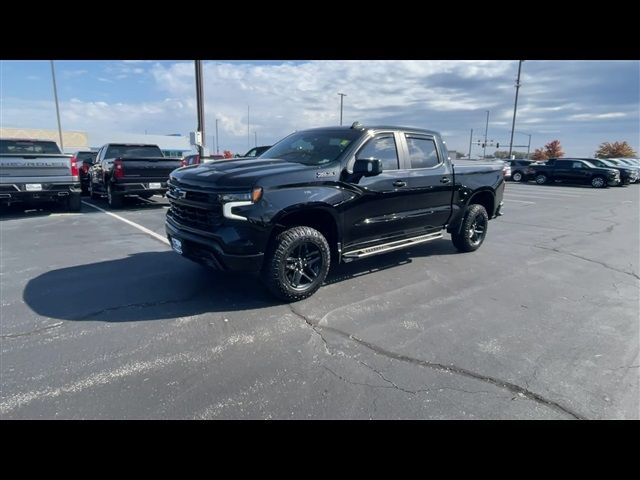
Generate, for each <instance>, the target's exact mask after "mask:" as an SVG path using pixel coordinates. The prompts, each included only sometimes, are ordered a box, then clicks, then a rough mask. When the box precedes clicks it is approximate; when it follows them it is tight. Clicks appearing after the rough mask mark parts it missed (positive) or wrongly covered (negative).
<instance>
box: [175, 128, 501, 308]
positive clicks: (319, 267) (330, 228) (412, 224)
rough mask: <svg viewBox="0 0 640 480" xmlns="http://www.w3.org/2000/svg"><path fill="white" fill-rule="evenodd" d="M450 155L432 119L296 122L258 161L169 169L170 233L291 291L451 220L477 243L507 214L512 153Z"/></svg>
mask: <svg viewBox="0 0 640 480" xmlns="http://www.w3.org/2000/svg"><path fill="white" fill-rule="evenodd" d="M448 157H449V154H448V152H447V148H446V146H445V144H444V142H443V141H442V139H441V137H440V135H439V134H438V133H436V132H433V131H430V130H423V129H417V128H402V127H389V126H371V127H366V128H365V127H363V126H362V125H360V124H357V123H356V124H354V125H352V126H351V127H325V128H317V129H312V130H303V131H298V132H295V133H293V134H291V135H289V136H288V137H286V138H284V139H283V140H281V141H280V142H278V143H277V144H276V145H274V146H273V147H272V148H271V149H270V150H269V151H268V152H267V154H266V156H262V157H260V158H257V159H255V160H252V161H250V162H247V160H246V159H238V160H230V161H226V162H212V163H207V164H200V165H194V166H190V167H183V168H180V169H178V170H175V171H174V172H172V173H171V176H170V179H169V190H168V192H167V198H169V201H170V208H169V210H168V211H167V218H166V224H165V226H166V231H167V237H168V238H169V242H170V244H171V246H172V247H173V249H174V250H175V251H176V252H177V253H179V254H180V255H183V256H185V257H187V258H189V259H191V260H193V261H196V262H198V263H202V264H204V265H207V266H210V267H212V268H215V269H219V270H226V271H243V272H255V273H259V274H260V275H261V277H262V279H263V281H264V282H265V284H266V285H267V287H268V288H269V289H270V290H271V292H272V293H273V294H274V295H275V296H277V297H278V298H281V299H283V300H285V301H296V300H300V299H302V298H305V297H308V296H310V295H312V294H313V293H314V292H315V291H316V290H317V289H318V288H319V287H320V286H321V285H322V283H323V282H324V279H325V277H326V275H327V272H328V271H329V267H330V265H331V264H334V263H340V262H350V261H353V260H358V259H361V258H369V257H371V256H373V255H377V254H381V253H385V252H390V251H394V250H398V249H401V248H406V247H410V246H414V245H418V244H422V243H425V242H429V241H432V240H437V239H439V238H442V236H443V233H444V231H445V230H446V232H448V233H450V234H451V239H452V241H453V244H454V245H455V247H456V248H457V249H458V250H460V251H462V252H471V251H474V250H476V249H478V248H479V247H480V245H481V244H482V243H483V241H484V239H485V237H486V234H487V227H488V221H489V219H491V218H494V217H496V216H497V215H500V210H501V207H502V196H503V193H504V178H503V172H502V169H503V165H502V164H497V163H496V162H487V163H484V162H467V163H466V164H465V163H463V162H460V164H458V163H456V165H455V167H454V166H453V165H452V164H451V161H450V160H449V158H448ZM474 163H475V164H474Z"/></svg>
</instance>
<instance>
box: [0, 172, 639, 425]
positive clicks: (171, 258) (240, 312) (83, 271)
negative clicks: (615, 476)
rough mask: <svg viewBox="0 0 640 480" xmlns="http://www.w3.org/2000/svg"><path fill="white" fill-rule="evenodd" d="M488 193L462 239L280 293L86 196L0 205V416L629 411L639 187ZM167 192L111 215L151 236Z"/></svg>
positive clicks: (611, 414)
mask: <svg viewBox="0 0 640 480" xmlns="http://www.w3.org/2000/svg"><path fill="white" fill-rule="evenodd" d="M97 204H98V205H99V206H101V207H102V208H106V205H105V204H104V202H99V201H98V202H97ZM505 204H506V205H505V216H503V217H501V218H499V219H497V220H495V221H492V222H490V224H489V233H488V238H487V240H486V241H485V243H484V245H483V246H482V248H481V249H480V250H478V251H477V252H474V253H469V254H459V253H457V252H456V251H455V249H454V248H453V246H452V245H451V242H450V240H449V238H448V236H445V238H444V239H442V240H437V241H434V242H431V243H429V244H425V245H422V246H419V247H413V248H411V249H409V250H405V251H399V252H393V253H390V254H387V255H380V256H376V257H372V258H370V259H366V260H362V261H359V262H353V263H351V264H348V265H341V266H339V267H338V268H336V269H335V270H334V271H332V273H331V274H330V277H329V279H328V281H327V284H326V285H325V286H324V287H323V288H321V289H320V290H319V291H318V293H317V294H316V295H314V296H313V297H311V298H309V299H307V300H304V301H301V302H297V303H295V304H291V305H285V304H281V303H278V302H277V301H275V300H273V299H272V298H271V297H270V296H269V294H268V293H267V292H266V291H265V289H264V288H263V287H262V286H261V285H260V283H259V282H257V281H256V280H255V279H252V278H246V277H242V276H238V275H222V274H219V273H215V272H209V271H207V270H206V269H204V268H202V267H200V266H198V265H196V264H192V263H191V262H189V261H187V260H184V259H182V258H180V257H179V256H177V255H176V254H174V253H173V252H171V251H169V250H168V249H167V247H166V246H165V245H163V244H162V243H160V242H158V241H157V240H156V239H154V238H152V237H150V236H148V235H145V234H143V233H141V232H139V231H137V230H135V229H133V228H132V227H130V226H128V225H126V224H124V223H122V222H119V221H117V220H116V219H113V218H111V217H109V216H107V215H104V214H103V213H100V212H97V211H95V210H94V209H91V208H89V207H86V206H83V212H82V214H81V215H77V214H75V215H74V214H64V213H62V212H55V211H54V212H51V213H49V212H33V211H31V212H22V211H20V210H19V209H16V208H12V209H10V210H9V211H7V210H3V212H2V217H0V240H1V244H0V249H1V251H0V253H1V255H0V260H1V276H0V287H1V309H2V315H1V317H2V318H1V323H0V325H1V332H0V335H1V340H0V341H1V360H2V361H1V374H2V381H1V387H2V388H1V390H2V392H1V396H0V418H2V419H10V418H197V419H217V418H221V419H224V418H227V419H228V418H242V419H244V418H247V419H249V418H257V419H283V418H295V419H352V418H353V419H396V418H397V419H414V418H415V419H515V418H518V419H520V418H522V419H603V418H612V419H619V418H635V419H637V418H640V406H639V401H640V400H639V375H640V372H639V369H638V365H639V364H640V358H639V343H640V333H639V332H640V330H639V325H638V323H639V318H638V315H639V308H640V288H639V287H640V285H639V281H638V279H639V277H638V272H639V265H640V261H639V256H640V252H639V245H640V186H638V185H631V186H629V187H626V188H609V189H606V190H594V189H590V188H581V187H570V186H556V185H551V186H537V185H521V184H518V185H514V184H509V185H508V186H507V190H506V197H505ZM165 205H166V201H165V200H164V199H161V198H157V197H154V201H153V202H152V203H141V202H135V201H131V202H129V205H128V206H127V208H126V209H124V210H122V211H119V212H118V214H119V215H121V216H123V217H125V218H127V219H128V220H131V221H133V222H136V223H139V224H141V225H143V226H145V227H146V228H148V229H150V230H152V231H155V232H157V233H159V234H162V235H163V234H164V230H163V218H164V214H165V211H166V210H165V208H164V207H165Z"/></svg>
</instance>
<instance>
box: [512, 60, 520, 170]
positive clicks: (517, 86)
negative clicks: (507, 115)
mask: <svg viewBox="0 0 640 480" xmlns="http://www.w3.org/2000/svg"><path fill="white" fill-rule="evenodd" d="M521 70H522V60H520V61H518V79H517V80H516V100H515V102H514V103H513V123H512V124H511V141H510V142H509V158H511V150H512V149H513V132H514V129H515V128H516V111H517V109H518V91H519V90H520V71H521Z"/></svg>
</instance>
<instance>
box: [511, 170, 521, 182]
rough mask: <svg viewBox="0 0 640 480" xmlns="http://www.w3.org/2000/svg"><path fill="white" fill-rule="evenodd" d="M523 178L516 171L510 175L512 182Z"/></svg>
mask: <svg viewBox="0 0 640 480" xmlns="http://www.w3.org/2000/svg"><path fill="white" fill-rule="evenodd" d="M523 178H524V177H523V175H522V173H520V172H516V173H514V174H513V175H511V179H512V180H513V181H514V182H522V180H523Z"/></svg>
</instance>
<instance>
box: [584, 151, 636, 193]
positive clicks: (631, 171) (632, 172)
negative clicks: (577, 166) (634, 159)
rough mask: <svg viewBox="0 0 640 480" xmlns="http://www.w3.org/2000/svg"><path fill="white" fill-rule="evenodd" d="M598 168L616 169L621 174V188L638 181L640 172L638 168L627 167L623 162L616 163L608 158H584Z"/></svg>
mask: <svg viewBox="0 0 640 480" xmlns="http://www.w3.org/2000/svg"><path fill="white" fill-rule="evenodd" d="M583 160H587V161H588V162H589V163H592V164H594V165H595V166H596V167H602V168H615V169H616V170H618V171H619V172H620V186H623V185H629V184H630V183H634V182H637V181H638V171H637V169H636V168H633V167H630V166H628V165H625V164H624V163H622V162H616V161H614V160H609V159H606V158H584V159H583Z"/></svg>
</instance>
